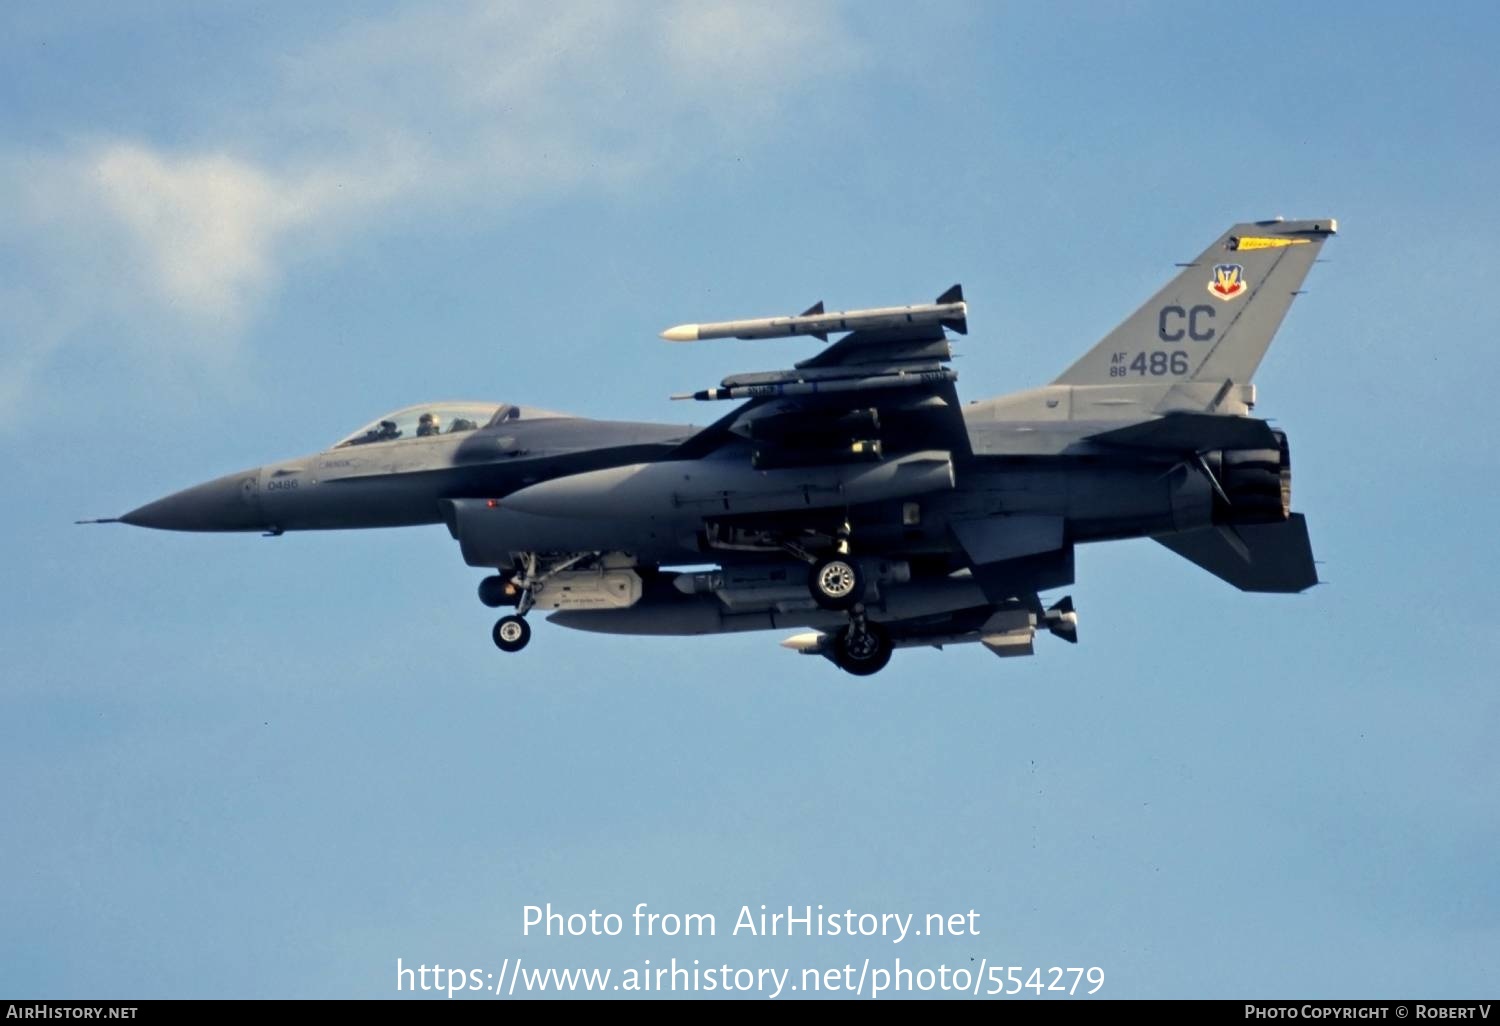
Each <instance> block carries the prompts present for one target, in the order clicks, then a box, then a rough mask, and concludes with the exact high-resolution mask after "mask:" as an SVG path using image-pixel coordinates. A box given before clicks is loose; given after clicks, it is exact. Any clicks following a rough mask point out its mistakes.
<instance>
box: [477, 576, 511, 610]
mask: <svg viewBox="0 0 1500 1026" xmlns="http://www.w3.org/2000/svg"><path fill="white" fill-rule="evenodd" d="M512 581H513V579H512V578H511V577H510V576H508V575H506V574H491V575H490V576H489V577H486V578H485V579H484V580H482V581H480V582H479V601H481V602H483V603H484V604H485V605H487V606H489V607H490V608H491V609H497V608H499V607H500V606H513V605H515V604H516V590H515V585H514V584H513V583H512Z"/></svg>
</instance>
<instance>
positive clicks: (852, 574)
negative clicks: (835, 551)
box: [807, 556, 865, 610]
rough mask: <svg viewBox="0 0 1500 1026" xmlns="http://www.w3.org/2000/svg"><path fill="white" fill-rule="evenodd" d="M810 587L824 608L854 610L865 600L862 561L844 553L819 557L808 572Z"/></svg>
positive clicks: (808, 585) (815, 599)
mask: <svg viewBox="0 0 1500 1026" xmlns="http://www.w3.org/2000/svg"><path fill="white" fill-rule="evenodd" d="M807 590H808V591H810V592H812V597H813V601H814V602H816V603H817V604H818V605H820V606H822V607H823V608H824V609H834V610H843V609H853V608H854V607H855V606H857V605H859V603H860V602H862V601H864V597H865V577H864V574H862V573H860V572H859V564H858V563H856V562H855V561H854V560H852V559H849V558H847V557H845V556H834V557H832V558H831V559H820V560H818V561H817V562H816V563H814V564H813V568H812V573H811V574H809V575H808V578H807Z"/></svg>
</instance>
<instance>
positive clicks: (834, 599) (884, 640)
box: [807, 520, 896, 677]
mask: <svg viewBox="0 0 1500 1026" xmlns="http://www.w3.org/2000/svg"><path fill="white" fill-rule="evenodd" d="M850 533H851V532H850V527H849V522H848V521H847V520H846V521H845V522H844V524H843V526H842V527H841V528H840V529H839V532H838V542H837V546H836V548H835V550H834V553H833V555H831V556H824V557H823V558H821V559H817V560H814V561H813V565H812V570H811V571H810V572H809V574H808V577H807V589H808V591H810V592H811V593H812V597H813V601H814V602H816V603H817V604H818V605H819V606H820V607H822V608H823V609H830V610H835V611H838V612H847V613H848V614H849V626H847V627H844V628H841V629H840V630H839V631H838V632H837V633H835V634H834V635H833V639H832V642H833V643H832V648H831V651H830V653H829V654H830V655H831V656H832V657H833V661H834V662H835V663H836V664H838V666H839V668H840V669H842V670H843V671H844V672H846V673H852V674H854V675H855V676H856V677H868V676H869V675H870V674H872V673H879V672H880V671H881V670H883V669H885V665H886V663H889V662H890V661H891V652H892V651H894V650H895V647H896V646H895V644H894V643H893V642H892V640H891V632H890V631H888V630H886V629H885V628H884V627H882V626H881V625H880V624H878V623H875V622H873V621H871V620H870V619H869V618H868V617H866V616H865V605H864V601H865V589H866V588H867V586H868V584H869V582H868V580H867V578H866V577H865V572H864V570H863V569H862V568H861V567H860V564H859V560H857V559H854V558H853V557H852V556H850V555H849V535H850Z"/></svg>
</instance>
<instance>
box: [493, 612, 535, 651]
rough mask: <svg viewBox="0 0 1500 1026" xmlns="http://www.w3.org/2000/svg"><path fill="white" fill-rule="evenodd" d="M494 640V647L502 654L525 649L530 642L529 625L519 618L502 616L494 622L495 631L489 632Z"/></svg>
mask: <svg viewBox="0 0 1500 1026" xmlns="http://www.w3.org/2000/svg"><path fill="white" fill-rule="evenodd" d="M490 636H491V637H493V638H494V639H495V647H496V648H498V649H499V650H500V651H502V652H519V651H521V649H523V648H525V647H526V643H527V642H528V641H530V640H531V624H529V623H527V622H526V621H525V620H523V619H521V617H519V616H514V615H512V616H502V617H501V618H500V619H498V620H496V621H495V629H494V630H493V631H491V632H490Z"/></svg>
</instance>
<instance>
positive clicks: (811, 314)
mask: <svg viewBox="0 0 1500 1026" xmlns="http://www.w3.org/2000/svg"><path fill="white" fill-rule="evenodd" d="M949 328H951V329H953V330H955V331H958V332H960V333H964V332H967V330H968V322H967V305H966V304H965V303H964V301H963V290H962V288H961V287H960V286H958V285H955V286H953V287H952V288H951V289H949V290H948V291H947V292H944V293H943V294H942V295H941V296H939V297H938V299H937V302H936V303H933V304H927V305H925V306H916V307H888V308H882V309H878V310H856V311H850V312H847V313H836V314H828V313H824V312H823V309H822V304H821V303H819V304H816V305H815V306H814V307H812V308H811V309H809V310H808V311H807V312H806V313H804V314H802V315H800V316H798V317H791V318H765V319H762V320H757V321H728V322H723V323H720V324H702V325H699V324H695V325H682V326H679V327H676V328H671V329H668V331H666V332H664V333H663V334H664V335H665V336H667V337H670V338H673V339H688V338H694V339H696V338H719V337H736V338H766V337H774V336H781V335H795V334H806V335H815V336H819V337H826V335H827V334H828V333H829V332H837V331H842V330H848V332H849V333H848V334H846V335H844V337H843V338H841V339H839V340H838V341H837V342H835V343H833V344H832V345H830V346H829V347H828V348H826V349H824V350H823V351H822V352H820V353H818V354H817V355H815V356H813V357H811V358H809V359H806V360H803V361H801V362H800V363H798V364H796V365H795V366H794V367H792V368H791V369H789V370H779V371H762V372H756V373H747V374H735V375H731V376H729V377H727V378H725V379H724V380H723V381H722V382H721V383H720V385H719V386H718V387H717V388H709V389H703V390H700V391H697V392H692V393H686V394H683V395H678V396H674V397H673V398H675V399H694V400H697V401H700V402H712V401H722V400H735V399H738V400H743V401H744V402H743V403H742V405H740V406H739V407H737V408H736V409H734V410H733V411H732V412H730V413H729V414H728V415H726V416H724V417H722V418H720V419H719V420H718V421H717V422H715V423H714V424H711V425H709V426H708V427H707V428H705V429H703V430H702V431H701V432H699V433H698V434H697V435H694V436H693V437H692V438H690V439H688V440H687V441H685V442H684V443H683V444H682V445H681V446H680V447H679V448H678V449H677V450H676V451H674V452H673V453H672V454H671V455H669V456H668V457H667V458H668V459H698V458H701V457H703V456H707V455H709V454H710V453H713V452H716V451H718V450H720V449H723V448H727V447H735V446H738V447H744V448H748V449H749V451H750V458H751V460H752V462H753V463H754V464H755V465H756V466H757V467H764V468H771V467H780V466H792V465H808V464H818V463H842V462H849V461H855V460H880V459H882V458H884V457H885V456H887V455H895V454H899V453H906V452H912V451H917V450H930V449H945V450H948V451H950V452H953V453H956V454H967V453H968V452H969V435H968V430H967V428H966V427H965V424H964V419H963V410H962V408H961V406H960V404H959V399H958V392H957V390H956V388H955V387H954V382H955V381H956V380H957V378H958V375H957V374H956V373H955V372H954V371H953V369H952V368H951V367H949V366H948V362H949V361H950V360H951V359H952V355H953V353H952V348H951V346H950V344H949V341H948V337H947V334H946V329H949Z"/></svg>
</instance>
